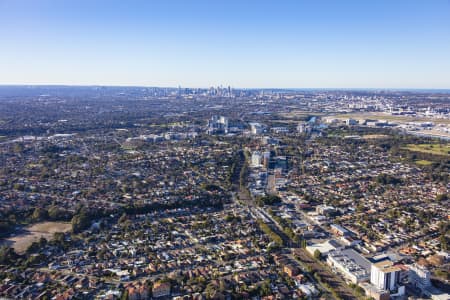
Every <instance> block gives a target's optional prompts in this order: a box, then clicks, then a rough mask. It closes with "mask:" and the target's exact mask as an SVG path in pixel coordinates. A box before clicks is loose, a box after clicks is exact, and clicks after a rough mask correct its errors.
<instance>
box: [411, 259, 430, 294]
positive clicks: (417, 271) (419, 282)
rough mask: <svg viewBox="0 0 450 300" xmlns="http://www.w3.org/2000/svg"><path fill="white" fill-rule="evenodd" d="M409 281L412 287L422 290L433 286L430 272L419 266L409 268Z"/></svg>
mask: <svg viewBox="0 0 450 300" xmlns="http://www.w3.org/2000/svg"><path fill="white" fill-rule="evenodd" d="M408 280H409V282H410V283H411V284H412V285H414V286H415V287H418V288H420V289H422V290H423V289H426V288H428V287H430V286H431V280H430V271H429V270H428V269H427V268H426V267H424V266H421V265H418V264H413V265H411V266H409V274H408Z"/></svg>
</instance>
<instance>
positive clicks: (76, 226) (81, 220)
mask: <svg viewBox="0 0 450 300" xmlns="http://www.w3.org/2000/svg"><path fill="white" fill-rule="evenodd" d="M71 223H72V232H73V233H79V232H81V231H82V230H84V229H86V228H87V227H88V226H89V225H90V223H91V222H90V219H89V217H88V216H87V214H86V213H84V212H81V213H79V214H77V215H75V216H73V218H72V221H71Z"/></svg>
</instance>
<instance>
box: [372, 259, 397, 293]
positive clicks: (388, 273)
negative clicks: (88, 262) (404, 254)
mask: <svg viewBox="0 0 450 300" xmlns="http://www.w3.org/2000/svg"><path fill="white" fill-rule="evenodd" d="M370 282H371V283H372V284H373V285H375V286H376V287H377V288H379V289H381V290H387V291H393V290H396V289H397V288H398V284H399V283H400V268H399V267H398V266H395V265H394V263H393V262H392V261H391V260H389V259H385V260H382V261H379V262H376V263H374V264H372V266H371V270H370Z"/></svg>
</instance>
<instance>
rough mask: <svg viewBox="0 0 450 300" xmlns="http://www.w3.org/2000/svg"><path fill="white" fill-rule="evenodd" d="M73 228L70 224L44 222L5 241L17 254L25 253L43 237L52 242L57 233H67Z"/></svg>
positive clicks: (29, 227)
mask: <svg viewBox="0 0 450 300" xmlns="http://www.w3.org/2000/svg"><path fill="white" fill-rule="evenodd" d="M71 228H72V225H71V224H70V223H64V222H42V223H36V224H34V225H31V226H28V227H26V228H24V229H23V231H21V232H20V233H19V234H17V235H16V236H13V237H10V238H8V239H5V243H6V244H9V245H10V246H11V247H13V248H14V250H15V251H16V252H17V253H20V254H21V253H24V252H25V251H26V250H27V249H28V247H29V246H30V245H31V244H32V243H33V242H38V241H39V239H40V238H41V237H43V238H45V239H47V240H51V239H52V238H53V234H54V233H56V232H67V231H69V230H70V229H71Z"/></svg>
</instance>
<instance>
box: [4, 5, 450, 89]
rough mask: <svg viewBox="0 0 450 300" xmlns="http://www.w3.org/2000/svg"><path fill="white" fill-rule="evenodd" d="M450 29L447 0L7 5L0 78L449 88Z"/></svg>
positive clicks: (71, 82)
mask: <svg viewBox="0 0 450 300" xmlns="http://www.w3.org/2000/svg"><path fill="white" fill-rule="evenodd" d="M449 25H450V2H449V1H434V2H433V4H432V5H430V3H425V2H423V1H396V2H395V3H391V2H388V1H379V2H376V3H375V2H370V3H360V2H358V1H346V2H339V3H333V2H332V1H320V2H314V3H313V2H312V1H284V2H283V3H282V4H275V3H273V2H270V1H258V2H257V3H256V2H246V3H238V2H237V1H226V2H225V1H220V2H215V3H209V2H205V1H194V2H189V3H184V2H183V1H164V2H157V1H151V2H144V1H134V2H132V3H131V4H128V5H127V4H123V3H120V2H118V1H108V2H106V1H96V2H95V3H90V2H89V1H76V2H70V1H58V2H56V1H0V35H1V36H2V37H3V39H2V40H3V43H2V50H0V54H2V55H0V66H1V68H0V84H2V85H10V84H25V85H30V84H44V85H46V84H62V85H121V86H167V87H177V86H182V87H193V88H196V87H209V86H218V85H220V84H223V85H224V86H225V85H226V86H228V85H230V86H232V87H234V88H282V89H283V88H325V89H338V88H339V89H365V88H371V89H448V88H450V79H449V78H450V71H449V70H450V60H449V59H448V54H447V53H450V39H449V38H448V37H449V36H450V26H449Z"/></svg>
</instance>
